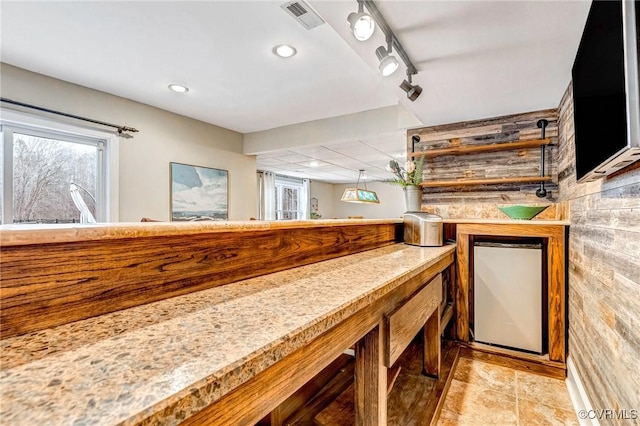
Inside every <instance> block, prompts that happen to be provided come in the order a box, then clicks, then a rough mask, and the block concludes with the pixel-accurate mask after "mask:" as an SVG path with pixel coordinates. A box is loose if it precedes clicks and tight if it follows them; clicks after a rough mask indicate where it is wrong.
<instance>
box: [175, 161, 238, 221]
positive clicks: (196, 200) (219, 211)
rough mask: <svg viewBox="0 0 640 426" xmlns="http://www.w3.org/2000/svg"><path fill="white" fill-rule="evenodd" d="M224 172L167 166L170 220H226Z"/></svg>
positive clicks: (179, 165) (187, 166) (225, 175)
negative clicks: (168, 172)
mask: <svg viewBox="0 0 640 426" xmlns="http://www.w3.org/2000/svg"><path fill="white" fill-rule="evenodd" d="M228 176H229V172H227V171H226V170H219V169H211V168H208V167H198V166H190V165H188V164H180V163H171V220H178V221H194V220H227V218H228V208H227V202H228Z"/></svg>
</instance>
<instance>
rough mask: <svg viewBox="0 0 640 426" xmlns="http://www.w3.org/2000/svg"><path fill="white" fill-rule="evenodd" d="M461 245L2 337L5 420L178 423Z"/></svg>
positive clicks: (372, 254)
mask: <svg viewBox="0 0 640 426" xmlns="http://www.w3.org/2000/svg"><path fill="white" fill-rule="evenodd" d="M314 223H315V222H314ZM454 249H455V246H454V245H447V246H444V247H415V246H409V245H405V244H394V245H391V246H386V247H382V248H378V249H375V250H370V251H366V252H363V253H358V254H353V255H349V256H344V257H341V258H337V259H332V260H327V261H324V262H318V263H315V264H312V265H307V266H302V267H299V268H294V269H290V270H287V271H282V272H277V273H273V274H269V275H264V276H261V277H258V278H252V279H249V280H244V281H239V282H236V283H233V284H228V285H224V286H220V287H215V288H212V289H210V290H204V291H200V292H196V293H191V294H188V295H185V296H179V297H175V298H172V299H167V300H163V301H160V302H155V303H151V304H148V305H143V306H138V307H135V308H130V309H127V310H124V311H118V312H114V313H111V314H107V315H102V316H99V317H94V318H91V319H88V320H83V321H78V322H75V323H71V324H66V325H63V326H59V327H56V328H51V329H47V330H43V331H40V332H34V333H31V334H27V335H23V336H18V337H13V338H9V339H5V340H2V341H0V350H1V354H0V423H2V424H20V425H38V426H40V425H44V424H46V425H58V424H64V425H88V424H106V425H111V424H127V425H128V424H139V423H142V424H178V423H179V422H180V421H181V420H183V419H185V418H187V417H189V416H191V415H192V414H194V413H196V412H197V411H199V410H201V409H202V408H204V407H205V406H207V405H208V404H210V403H212V402H214V401H216V400H217V399H219V398H220V397H221V396H223V395H224V394H225V393H227V392H229V391H230V390H232V389H234V388H236V387H237V386H239V385H240V384H242V383H244V382H245V381H247V380H248V379H250V378H251V377H253V376H255V375H256V374H258V373H259V372H261V371H263V370H265V369H266V368H268V367H269V366H271V365H273V364H274V363H275V362H277V361H278V360H280V359H282V358H284V357H285V356H287V355H288V354H290V353H292V352H293V351H295V350H296V349H298V348H300V347H302V346H303V345H305V344H307V343H308V342H310V341H311V340H313V339H314V338H316V337H318V336H319V335H321V334H322V333H323V332H324V331H326V330H327V329H329V328H331V327H332V326H333V325H335V324H336V323H338V322H340V321H341V320H343V319H345V318H346V317H348V316H350V315H351V314H353V313H355V312H357V311H358V310H359V309H361V308H363V307H364V306H367V305H368V304H370V303H372V302H373V301H374V300H377V299H378V298H380V297H382V296H384V295H385V294H387V293H389V292H390V291H391V290H393V289H394V288H396V287H397V286H399V285H400V284H401V283H403V282H404V281H406V280H407V279H410V278H412V277H413V276H415V275H417V274H419V273H420V272H422V271H424V270H425V269H427V268H428V267H429V266H431V265H433V264H434V263H436V262H437V261H438V260H440V259H442V258H443V257H444V256H446V255H448V254H449V253H451V252H453V251H454Z"/></svg>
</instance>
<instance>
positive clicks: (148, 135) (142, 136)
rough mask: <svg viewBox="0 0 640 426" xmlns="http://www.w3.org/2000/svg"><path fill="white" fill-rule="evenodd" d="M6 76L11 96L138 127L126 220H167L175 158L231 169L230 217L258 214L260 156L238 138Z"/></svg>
mask: <svg viewBox="0 0 640 426" xmlns="http://www.w3.org/2000/svg"><path fill="white" fill-rule="evenodd" d="M0 71H1V74H2V79H1V82H0V91H1V92H2V96H3V97H5V98H9V99H13V100H15V101H20V102H25V103H29V104H34V105H38V106H42V107H46V108H49V109H54V110H59V111H63V112H66V113H71V114H75V115H80V116H85V117H89V118H93V119H96V120H100V121H105V122H109V123H115V124H121V125H127V126H130V127H135V128H137V129H138V130H140V132H139V133H135V134H134V138H133V139H121V140H120V143H119V145H120V147H119V159H118V160H119V169H120V173H119V178H120V179H119V180H120V191H119V194H120V196H119V205H120V209H119V213H120V220H121V221H139V220H140V219H141V218H142V217H150V218H153V219H157V220H169V217H170V215H169V205H170V203H169V186H170V185H169V163H170V162H172V161H173V162H179V163H185V164H193V165H197V166H205V167H213V168H219V169H224V170H228V171H229V219H230V220H246V219H249V217H251V216H255V214H256V199H257V186H256V163H255V157H253V156H246V155H243V154H242V135H241V134H240V133H237V132H234V131H231V130H228V129H224V128H221V127H218V126H214V125H211V124H207V123H204V122H201V121H197V120H193V119H191V118H187V117H184V116H181V115H178V114H174V113H171V112H168V111H164V110H161V109H158V108H154V107H151V106H148V105H145V104H141V103H138V102H135V101H131V100H129V99H124V98H120V97H117V96H113V95H109V94H107V93H104V92H100V91H97V90H92V89H88V88H86V87H82V86H78V85H75V84H71V83H67V82H65V81H61V80H57V79H54V78H50V77H46V76H43V75H40V74H36V73H32V72H29V71H26V70H23V69H20V68H16V67H13V66H10V65H7V64H0ZM159 90H162V88H161V89H159ZM2 106H3V107H8V104H3V105H2Z"/></svg>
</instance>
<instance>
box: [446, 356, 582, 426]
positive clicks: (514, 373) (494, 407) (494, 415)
mask: <svg viewBox="0 0 640 426" xmlns="http://www.w3.org/2000/svg"><path fill="white" fill-rule="evenodd" d="M438 425H441V426H449V425H458V426H465V425H469V426H479V425H518V426H535V425H579V423H578V417H577V416H576V414H575V412H574V411H573V406H572V404H571V400H570V399H569V392H568V391H567V387H566V385H565V383H564V381H562V380H558V379H552V378H548V377H544V376H539V375H537V374H531V373H527V372H524V371H520V370H515V369H512V368H509V367H502V366H498V365H493V364H489V363H485V362H482V361H478V360H471V359H468V358H460V360H459V361H458V365H457V367H456V370H455V373H454V376H453V381H452V382H451V387H450V388H449V392H448V393H447V397H446V399H445V402H444V406H443V408H442V412H441V413H440V419H439V421H438Z"/></svg>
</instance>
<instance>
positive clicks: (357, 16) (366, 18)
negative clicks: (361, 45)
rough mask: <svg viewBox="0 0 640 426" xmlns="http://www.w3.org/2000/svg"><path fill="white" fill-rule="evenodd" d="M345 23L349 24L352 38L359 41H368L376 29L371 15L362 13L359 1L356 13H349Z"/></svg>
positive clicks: (362, 9)
mask: <svg viewBox="0 0 640 426" xmlns="http://www.w3.org/2000/svg"><path fill="white" fill-rule="evenodd" d="M347 22H349V26H350V27H351V31H352V32H353V36H354V37H355V38H356V40H359V41H365V40H369V39H370V38H371V36H372V35H373V31H374V30H375V29H376V23H375V21H374V20H373V18H372V17H371V15H369V14H368V13H365V12H364V8H363V6H362V2H361V1H359V2H358V13H356V12H353V13H350V14H349V16H348V17H347Z"/></svg>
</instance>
